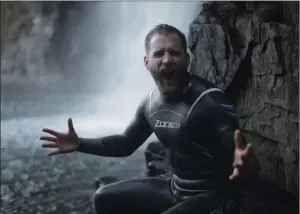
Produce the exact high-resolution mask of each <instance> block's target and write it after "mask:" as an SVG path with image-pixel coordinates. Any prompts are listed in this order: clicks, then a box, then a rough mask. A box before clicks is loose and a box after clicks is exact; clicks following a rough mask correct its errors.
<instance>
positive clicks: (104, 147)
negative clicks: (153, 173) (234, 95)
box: [78, 75, 239, 214]
mask: <svg viewBox="0 0 300 214" xmlns="http://www.w3.org/2000/svg"><path fill="white" fill-rule="evenodd" d="M237 128H238V123H237V118H236V114H235V109H234V107H233V106H232V104H231V103H230V102H229V101H228V100H227V99H226V97H225V95H224V93H223V92H222V91H221V90H220V89H218V88H216V86H215V85H214V84H212V83H210V82H208V81H206V80H204V79H202V78H200V77H196V76H194V75H190V77H189V83H188V84H187V85H186V87H185V89H184V91H183V92H182V95H181V96H180V97H178V98H177V99H169V98H168V97H166V96H164V95H162V94H161V93H159V91H158V90H153V91H152V92H151V93H150V94H149V96H147V97H146V99H145V100H144V101H143V102H142V103H141V104H140V106H139V108H138V110H137V113H136V116H135V118H134V119H133V121H132V122H131V123H130V125H129V126H128V127H127V129H126V130H125V132H124V133H123V134H121V135H112V136H107V137H103V138H100V139H82V138H80V141H81V143H80V146H79V149H78V151H80V152H85V153H89V154H95V155H100V156H109V157H125V156H129V155H131V154H132V153H133V152H134V151H135V150H136V149H137V148H138V147H139V146H140V145H141V144H142V143H143V142H144V141H145V140H146V139H147V138H148V137H149V136H150V135H151V134H152V133H153V132H154V133H155V135H156V136H157V138H158V139H159V140H160V141H161V142H162V143H163V144H164V145H165V146H166V147H167V148H169V151H170V153H169V160H170V167H171V170H172V172H173V174H174V176H173V178H172V179H170V180H167V179H161V178H141V179H134V180H129V181H121V182H117V183H115V184H111V185H108V186H106V187H103V188H100V189H99V190H98V191H97V192H96V194H95V209H96V211H97V213H98V214H100V213H109V214H112V213H119V212H120V210H123V211H124V212H127V213H157V214H158V213H165V214H169V213H185V214H189V213H201V214H208V213H210V214H221V213H228V214H229V213H230V214H233V213H234V214H235V213H239V194H238V190H237V189H238V188H237V185H236V184H235V183H234V182H233V181H230V180H229V179H228V177H229V175H230V173H231V172H232V163H233V157H234V131H235V130H236V129H237Z"/></svg>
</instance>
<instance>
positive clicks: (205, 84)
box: [190, 74, 220, 90]
mask: <svg viewBox="0 0 300 214" xmlns="http://www.w3.org/2000/svg"><path fill="white" fill-rule="evenodd" d="M190 78H191V81H192V82H193V83H194V84H195V85H198V86H201V87H202V88H203V90H207V89H211V88H218V86H216V85H215V84H214V83H212V82H210V81H209V80H207V79H204V78H203V77H200V76H198V75H195V74H191V76H190ZM219 90H220V89H219Z"/></svg>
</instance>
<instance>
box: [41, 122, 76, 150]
mask: <svg viewBox="0 0 300 214" xmlns="http://www.w3.org/2000/svg"><path fill="white" fill-rule="evenodd" d="M68 127H69V131H68V133H61V132H57V131H54V130H52V129H47V128H44V129H42V131H43V132H45V133H48V134H51V135H52V136H42V137H40V140H45V141H48V142H51V143H44V144H42V147H44V148H55V149H56V150H54V151H53V152H50V153H49V155H57V154H63V153H70V152H74V151H76V150H77V147H78V145H79V138H78V136H77V134H76V132H75V130H74V127H73V122H72V119H71V118H69V119H68Z"/></svg>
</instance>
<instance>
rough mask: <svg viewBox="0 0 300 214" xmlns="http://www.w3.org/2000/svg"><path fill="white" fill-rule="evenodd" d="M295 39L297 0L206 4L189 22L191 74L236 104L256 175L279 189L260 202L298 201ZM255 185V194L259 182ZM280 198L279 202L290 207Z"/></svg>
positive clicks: (297, 73) (297, 61) (297, 116)
mask: <svg viewBox="0 0 300 214" xmlns="http://www.w3.org/2000/svg"><path fill="white" fill-rule="evenodd" d="M298 44H299V2H209V3H205V4H204V6H203V10H202V11H201V13H200V14H199V16H198V17H197V18H196V19H195V20H194V22H193V23H192V24H191V25H190V35H189V47H190V48H191V51H192V53H193V55H194V58H193V61H192V65H191V72H192V73H195V74H198V75H200V76H202V77H203V78H206V79H208V80H210V81H212V82H214V83H215V84H217V85H218V86H219V87H220V88H221V89H223V90H224V91H225V93H226V94H227V95H228V96H229V97H230V98H231V99H232V100H233V102H234V103H235V104H236V106H237V114H238V117H239V122H240V127H241V128H242V130H243V131H244V132H245V134H246V137H247V140H248V141H250V142H253V144H254V147H255V151H256V154H257V156H258V159H259V161H260V165H261V177H262V178H263V179H264V180H265V181H267V182H269V183H270V184H273V185H274V186H273V187H274V188H275V189H277V190H276V191H275V190H274V188H271V189H273V190H268V191H263V192H264V194H265V199H266V198H268V197H269V198H272V197H270V196H271V195H273V196H274V195H276V194H277V196H279V195H284V194H283V193H282V192H280V191H279V190H281V191H283V192H285V193H288V194H291V195H293V198H294V199H293V200H294V201H295V203H296V204H297V203H298V204H299V202H297V201H298V200H299V143H298V141H299V139H298V136H299V97H298V96H299V46H298ZM263 186H264V185H261V187H263ZM271 186H272V185H271ZM253 188H254V189H256V190H257V192H256V196H257V195H259V193H258V192H261V190H259V187H258V186H255V185H254V187H253ZM253 198H255V197H253ZM253 198H252V199H253ZM279 198H280V197H279ZM281 198H282V199H281V200H279V201H281V202H279V203H276V204H277V205H278V206H282V207H286V209H287V207H291V205H289V204H288V203H286V204H285V202H283V201H284V196H283V197H281ZM248 201H249V200H248ZM252 201H254V200H252ZM251 203H253V202H251V201H250V202H249V204H248V205H250V204H251ZM297 209H298V208H297ZM291 212H292V211H288V210H283V209H277V210H276V209H275V211H274V210H273V211H270V210H269V211H267V213H291ZM295 212H297V211H295ZM250 213H251V212H250ZM262 213H263V212H262ZM297 213H298V212H297Z"/></svg>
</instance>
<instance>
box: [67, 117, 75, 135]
mask: <svg viewBox="0 0 300 214" xmlns="http://www.w3.org/2000/svg"><path fill="white" fill-rule="evenodd" d="M68 127H69V131H70V132H75V130H74V126H73V122H72V119H71V118H69V119H68Z"/></svg>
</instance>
